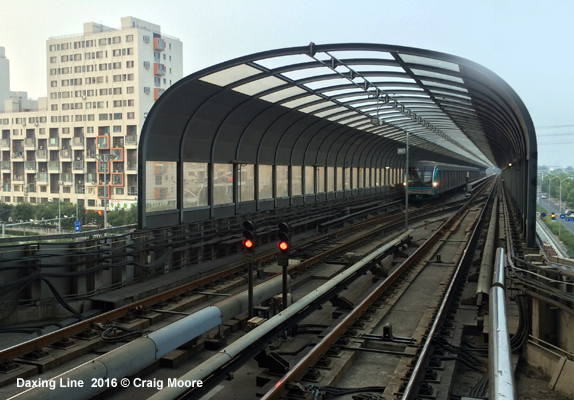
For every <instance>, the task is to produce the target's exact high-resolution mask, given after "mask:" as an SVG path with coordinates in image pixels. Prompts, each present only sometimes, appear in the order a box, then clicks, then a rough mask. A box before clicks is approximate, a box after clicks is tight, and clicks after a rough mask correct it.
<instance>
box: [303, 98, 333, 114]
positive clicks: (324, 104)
mask: <svg viewBox="0 0 574 400" xmlns="http://www.w3.org/2000/svg"><path fill="white" fill-rule="evenodd" d="M332 105H334V103H331V102H330V101H323V102H321V103H317V104H312V105H310V106H307V107H303V108H300V109H299V111H301V112H304V113H312V112H313V111H316V110H321V109H323V108H325V107H330V106H332Z"/></svg>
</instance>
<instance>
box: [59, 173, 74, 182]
mask: <svg viewBox="0 0 574 400" xmlns="http://www.w3.org/2000/svg"><path fill="white" fill-rule="evenodd" d="M60 177H61V180H62V184H63V185H66V184H69V183H72V182H73V181H74V176H73V175H72V174H68V173H64V174H60Z"/></svg>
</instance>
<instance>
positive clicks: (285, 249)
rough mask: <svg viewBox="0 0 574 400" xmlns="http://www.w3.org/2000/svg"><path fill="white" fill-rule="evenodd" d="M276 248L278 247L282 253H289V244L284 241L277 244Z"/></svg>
mask: <svg viewBox="0 0 574 400" xmlns="http://www.w3.org/2000/svg"><path fill="white" fill-rule="evenodd" d="M277 247H279V250H281V252H282V253H287V252H289V243H288V242H286V241H283V240H282V241H280V242H279V243H277Z"/></svg>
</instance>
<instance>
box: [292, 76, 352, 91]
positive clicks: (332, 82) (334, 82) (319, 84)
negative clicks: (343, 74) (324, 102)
mask: <svg viewBox="0 0 574 400" xmlns="http://www.w3.org/2000/svg"><path fill="white" fill-rule="evenodd" d="M348 83H349V81H348V80H347V79H344V78H340V77H339V75H333V78H332V79H325V80H320V81H314V82H309V83H305V84H304V85H303V86H306V87H308V88H309V89H311V90H317V89H321V88H328V87H333V86H340V85H346V84H348Z"/></svg>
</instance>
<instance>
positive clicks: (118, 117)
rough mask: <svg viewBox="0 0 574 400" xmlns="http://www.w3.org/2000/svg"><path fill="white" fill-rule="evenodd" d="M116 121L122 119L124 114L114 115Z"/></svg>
mask: <svg viewBox="0 0 574 400" xmlns="http://www.w3.org/2000/svg"><path fill="white" fill-rule="evenodd" d="M114 119H122V113H114Z"/></svg>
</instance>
